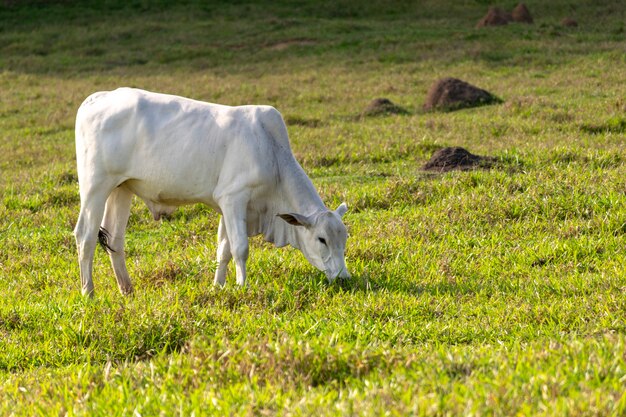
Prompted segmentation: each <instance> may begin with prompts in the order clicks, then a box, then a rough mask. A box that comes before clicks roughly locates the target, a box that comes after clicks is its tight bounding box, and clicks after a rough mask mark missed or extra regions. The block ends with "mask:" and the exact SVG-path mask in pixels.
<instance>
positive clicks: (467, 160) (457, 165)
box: [422, 146, 492, 172]
mask: <svg viewBox="0 0 626 417" xmlns="http://www.w3.org/2000/svg"><path fill="white" fill-rule="evenodd" d="M491 159H492V158H489V157H484V156H479V155H474V154H472V153H470V152H469V151H467V149H465V148H461V147H458V146H457V147H451V148H443V149H439V150H438V151H436V152H435V153H434V154H433V156H432V157H431V158H430V160H429V161H428V162H426V164H424V166H423V167H422V169H423V170H425V171H436V172H448V171H452V170H455V169H458V170H462V171H467V170H470V169H473V168H478V167H483V168H488V167H489V166H490V165H491Z"/></svg>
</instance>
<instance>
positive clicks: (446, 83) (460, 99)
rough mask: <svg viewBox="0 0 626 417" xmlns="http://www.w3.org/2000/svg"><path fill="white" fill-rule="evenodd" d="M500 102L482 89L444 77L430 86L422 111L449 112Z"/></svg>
mask: <svg viewBox="0 0 626 417" xmlns="http://www.w3.org/2000/svg"><path fill="white" fill-rule="evenodd" d="M501 101H502V100H500V99H499V98H498V97H496V96H494V95H493V94H491V93H490V92H488V91H486V90H483V89H482V88H478V87H475V86H473V85H471V84H469V83H466V82H465V81H462V80H459V79H457V78H452V77H446V78H442V79H441V80H439V81H437V82H436V83H435V84H433V85H432V87H431V88H430V90H429V91H428V95H427V96H426V102H425V103H424V110H427V111H428V110H444V111H451V110H457V109H461V108H465V107H476V106H482V105H485V104H492V103H500V102H501Z"/></svg>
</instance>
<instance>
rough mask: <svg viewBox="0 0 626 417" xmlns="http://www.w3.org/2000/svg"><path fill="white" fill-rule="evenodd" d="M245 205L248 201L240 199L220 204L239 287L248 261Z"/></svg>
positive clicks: (244, 276) (243, 283) (242, 283)
mask: <svg viewBox="0 0 626 417" xmlns="http://www.w3.org/2000/svg"><path fill="white" fill-rule="evenodd" d="M247 204H248V201H247V200H246V199H242V198H226V199H224V200H223V203H222V204H220V208H221V209H222V221H223V222H224V225H225V226H226V235H227V239H228V242H229V243H230V253H231V255H232V257H233V259H234V260H235V270H236V273H237V284H239V285H245V283H246V261H247V260H248V231H247V226H246V211H247ZM218 270H219V267H218Z"/></svg>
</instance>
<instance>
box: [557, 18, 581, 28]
mask: <svg viewBox="0 0 626 417" xmlns="http://www.w3.org/2000/svg"><path fill="white" fill-rule="evenodd" d="M561 24H562V25H563V26H565V27H569V28H575V27H577V26H578V22H577V21H575V20H574V19H572V18H571V17H566V18H564V19H563V20H561Z"/></svg>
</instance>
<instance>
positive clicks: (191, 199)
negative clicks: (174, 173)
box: [121, 179, 219, 220]
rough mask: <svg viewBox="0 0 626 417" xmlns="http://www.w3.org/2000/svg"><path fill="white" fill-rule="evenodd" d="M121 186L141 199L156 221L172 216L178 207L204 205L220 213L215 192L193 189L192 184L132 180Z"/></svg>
mask: <svg viewBox="0 0 626 417" xmlns="http://www.w3.org/2000/svg"><path fill="white" fill-rule="evenodd" d="M121 186H122V187H126V188H127V189H128V190H130V191H131V192H132V193H133V194H135V195H137V196H138V197H139V198H141V199H142V200H143V201H144V202H145V203H146V205H147V206H148V208H149V209H150V212H151V213H152V216H153V217H154V219H155V220H159V219H160V218H161V217H162V216H164V215H169V214H171V213H172V212H173V211H174V210H176V208H177V207H179V206H183V205H187V204H195V203H204V204H207V205H209V206H211V207H213V208H214V209H216V210H218V211H219V208H218V207H217V205H216V203H215V201H213V197H212V192H213V190H211V189H206V188H204V189H201V188H199V187H193V186H192V184H187V185H183V184H175V183H173V182H168V181H158V182H153V181H145V180H136V179H131V180H127V181H126V182H124V183H123V184H122V185H121Z"/></svg>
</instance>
